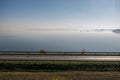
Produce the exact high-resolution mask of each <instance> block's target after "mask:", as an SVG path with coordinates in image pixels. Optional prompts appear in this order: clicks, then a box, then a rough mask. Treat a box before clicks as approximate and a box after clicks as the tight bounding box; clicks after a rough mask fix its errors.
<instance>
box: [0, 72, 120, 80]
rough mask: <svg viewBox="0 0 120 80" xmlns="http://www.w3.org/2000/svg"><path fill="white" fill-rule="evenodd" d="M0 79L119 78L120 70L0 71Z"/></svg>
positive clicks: (61, 79) (75, 79)
mask: <svg viewBox="0 0 120 80" xmlns="http://www.w3.org/2000/svg"><path fill="white" fill-rule="evenodd" d="M0 80H120V72H88V71H87V72H86V71H67V72H66V71H65V72H0Z"/></svg>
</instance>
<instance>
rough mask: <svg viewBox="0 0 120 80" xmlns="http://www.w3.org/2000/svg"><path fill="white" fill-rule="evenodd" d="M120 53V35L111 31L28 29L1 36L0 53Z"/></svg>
mask: <svg viewBox="0 0 120 80" xmlns="http://www.w3.org/2000/svg"><path fill="white" fill-rule="evenodd" d="M41 49H44V50H47V51H52V52H55V51H60V52H71V51H72V52H79V51H81V50H83V49H84V50H85V51H91V52H92V51H97V52H119V51H120V34H117V33H114V32H113V31H112V30H111V29H26V30H25V31H24V34H15V35H13V36H10V35H9V36H2V35H1V36H0V51H39V50H41Z"/></svg>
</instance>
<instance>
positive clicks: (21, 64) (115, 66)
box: [0, 61, 120, 72]
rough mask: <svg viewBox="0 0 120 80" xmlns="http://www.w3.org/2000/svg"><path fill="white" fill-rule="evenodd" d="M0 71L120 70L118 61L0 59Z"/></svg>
mask: <svg viewBox="0 0 120 80" xmlns="http://www.w3.org/2000/svg"><path fill="white" fill-rule="evenodd" d="M0 71H29V72H30V71H44V72H45V71H46V72H54V71H117V72H118V71H120V62H57V61H56V62H52V61H49V62H39V61H0Z"/></svg>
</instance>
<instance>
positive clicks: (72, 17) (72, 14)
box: [0, 0, 120, 30]
mask: <svg viewBox="0 0 120 80" xmlns="http://www.w3.org/2000/svg"><path fill="white" fill-rule="evenodd" d="M119 14H120V0H0V28H1V30H2V29H3V27H5V28H6V29H9V28H11V27H15V28H24V27H28V28H31V27H80V26H83V28H84V27H87V28H91V26H92V27H93V26H94V27H95V28H114V27H116V26H120V15H119Z"/></svg>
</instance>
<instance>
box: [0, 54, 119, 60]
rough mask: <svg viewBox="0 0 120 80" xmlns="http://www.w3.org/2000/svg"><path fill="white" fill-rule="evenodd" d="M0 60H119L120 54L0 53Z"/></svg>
mask: <svg viewBox="0 0 120 80" xmlns="http://www.w3.org/2000/svg"><path fill="white" fill-rule="evenodd" d="M0 60H37V61H120V56H62V55H59V56H57V55H0Z"/></svg>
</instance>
